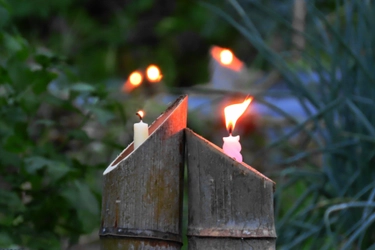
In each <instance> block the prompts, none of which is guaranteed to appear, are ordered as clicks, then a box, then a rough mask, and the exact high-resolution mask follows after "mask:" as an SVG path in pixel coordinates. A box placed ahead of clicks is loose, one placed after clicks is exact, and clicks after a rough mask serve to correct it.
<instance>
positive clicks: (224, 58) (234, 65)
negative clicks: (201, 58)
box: [210, 46, 244, 72]
mask: <svg viewBox="0 0 375 250" xmlns="http://www.w3.org/2000/svg"><path fill="white" fill-rule="evenodd" d="M210 53H211V56H212V58H213V59H215V61H217V62H218V63H220V64H221V65H222V66H224V67H226V68H229V69H231V70H233V71H237V72H239V71H241V70H242V69H243V67H244V63H243V62H242V61H241V60H240V59H238V58H237V57H236V56H235V55H234V54H233V52H232V51H231V50H230V49H225V48H221V47H219V46H213V47H212V48H211V52H210Z"/></svg>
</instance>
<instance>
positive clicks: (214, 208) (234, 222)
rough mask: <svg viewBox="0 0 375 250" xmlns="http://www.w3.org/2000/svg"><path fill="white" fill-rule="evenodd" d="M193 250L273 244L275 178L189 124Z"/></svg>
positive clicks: (187, 137)
mask: <svg viewBox="0 0 375 250" xmlns="http://www.w3.org/2000/svg"><path fill="white" fill-rule="evenodd" d="M185 136H186V143H187V162H188V193H189V200H188V203H189V215H188V240H189V241H188V244H189V249H191V250H196V249H200V250H210V249H215V250H221V249H223V250H224V249H231V250H236V249H252V250H255V249H259V250H265V249H275V241H276V231H275V226H274V212H273V192H274V187H275V183H274V182H273V181H272V180H270V179H268V178H267V177H266V176H264V175H262V174H261V173H259V172H258V171H256V170H255V169H253V168H252V167H250V166H249V165H247V164H246V163H243V162H238V161H236V160H234V159H232V158H230V157H229V156H227V155H226V154H224V153H223V151H222V149H221V148H219V147H217V146H216V145H214V144H212V143H211V142H209V141H207V140H206V139H204V138H203V137H201V136H199V135H197V134H195V133H194V132H193V131H191V130H189V129H185Z"/></svg>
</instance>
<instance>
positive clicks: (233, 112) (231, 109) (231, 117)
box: [223, 97, 253, 162]
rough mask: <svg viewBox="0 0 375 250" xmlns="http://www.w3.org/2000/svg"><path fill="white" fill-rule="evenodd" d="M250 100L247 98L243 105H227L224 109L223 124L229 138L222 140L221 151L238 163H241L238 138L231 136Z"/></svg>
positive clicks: (250, 98)
mask: <svg viewBox="0 0 375 250" xmlns="http://www.w3.org/2000/svg"><path fill="white" fill-rule="evenodd" d="M252 100H253V98H252V97H248V98H246V99H245V101H244V102H243V103H239V104H233V105H229V106H227V107H226V108H225V109H224V116H225V122H226V127H227V130H228V132H229V136H228V137H224V138H223V141H224V144H223V151H224V153H226V154H227V155H228V156H230V157H232V158H234V159H235V160H237V161H239V162H242V155H241V153H240V152H241V143H240V136H239V135H237V136H232V132H233V129H234V126H235V125H236V122H237V120H238V118H240V116H241V115H242V114H243V113H244V112H245V111H246V109H247V107H248V106H249V104H250V102H251V101H252Z"/></svg>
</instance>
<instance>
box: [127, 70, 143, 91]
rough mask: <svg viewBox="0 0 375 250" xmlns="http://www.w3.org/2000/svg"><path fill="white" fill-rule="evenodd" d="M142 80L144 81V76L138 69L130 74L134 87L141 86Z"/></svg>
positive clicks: (130, 80)
mask: <svg viewBox="0 0 375 250" xmlns="http://www.w3.org/2000/svg"><path fill="white" fill-rule="evenodd" d="M142 81H143V76H142V74H141V73H139V72H138V71H134V72H133V73H131V74H130V76H129V82H130V84H131V85H133V86H134V87H136V86H139V85H140V84H141V83H142Z"/></svg>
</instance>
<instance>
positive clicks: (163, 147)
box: [99, 96, 187, 250]
mask: <svg viewBox="0 0 375 250" xmlns="http://www.w3.org/2000/svg"><path fill="white" fill-rule="evenodd" d="M186 119H187V96H182V97H180V98H179V99H177V100H176V101H175V102H174V103H173V104H172V105H171V106H170V107H169V108H168V109H167V110H166V111H165V112H164V113H163V114H162V115H161V116H159V118H157V119H156V121H155V122H154V123H153V124H152V125H151V126H150V127H149V134H150V136H149V138H148V139H147V140H146V141H145V142H144V143H143V144H142V145H140V146H139V147H138V148H137V149H136V150H134V147H133V143H132V144H130V145H129V146H128V147H127V148H126V149H125V150H124V151H123V152H122V153H121V154H120V155H119V156H118V157H117V158H116V159H115V160H114V161H113V162H112V164H111V165H110V166H109V167H108V168H107V170H106V171H105V175H104V189H103V201H102V222H101V229H100V232H99V234H100V238H101V249H102V250H112V249H152V250H154V249H170V250H174V249H180V248H181V245H182V243H181V242H182V241H181V238H182V237H181V229H182V228H181V227H182V226H181V217H182V195H183V192H182V186H183V169H184V153H185V144H184V132H183V130H184V128H185V127H186Z"/></svg>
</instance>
